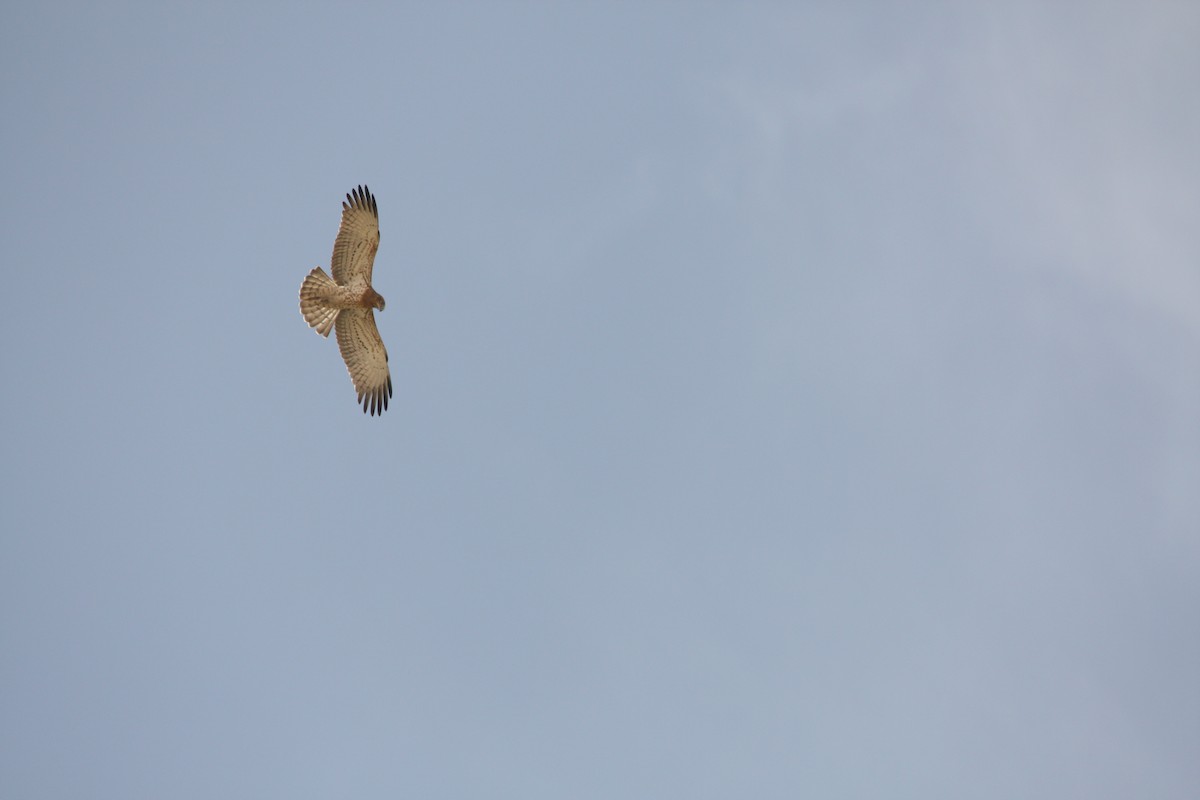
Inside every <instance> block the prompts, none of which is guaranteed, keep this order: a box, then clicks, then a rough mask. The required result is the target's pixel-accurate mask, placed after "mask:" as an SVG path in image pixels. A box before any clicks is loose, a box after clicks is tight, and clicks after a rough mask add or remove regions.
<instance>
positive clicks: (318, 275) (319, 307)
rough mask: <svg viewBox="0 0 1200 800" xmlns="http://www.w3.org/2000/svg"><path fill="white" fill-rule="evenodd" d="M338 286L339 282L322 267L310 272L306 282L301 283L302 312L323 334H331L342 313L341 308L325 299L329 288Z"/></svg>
mask: <svg viewBox="0 0 1200 800" xmlns="http://www.w3.org/2000/svg"><path fill="white" fill-rule="evenodd" d="M336 287H337V283H335V282H334V280H333V278H331V277H329V276H328V275H326V274H325V270H323V269H321V268H320V267H317V268H316V269H314V270H313V271H312V272H310V273H308V276H307V277H306V278H305V279H304V283H302V284H300V313H301V314H302V315H303V316H304V321H305V322H307V323H308V324H309V325H310V326H311V327H313V328H316V331H317V333H319V334H321V335H322V336H328V335H329V332H330V331H331V330H333V323H334V322H336V321H337V318H338V314H340V313H341V309H337V308H333V307H332V306H330V305H329V303H327V302H326V300H325V297H326V295H327V293H328V290H329V289H330V288H336Z"/></svg>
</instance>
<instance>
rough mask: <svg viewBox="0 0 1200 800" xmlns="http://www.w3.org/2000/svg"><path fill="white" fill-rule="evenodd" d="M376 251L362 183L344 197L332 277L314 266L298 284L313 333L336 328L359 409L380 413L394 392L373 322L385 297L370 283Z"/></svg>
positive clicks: (372, 207) (375, 225)
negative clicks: (376, 310)
mask: <svg viewBox="0 0 1200 800" xmlns="http://www.w3.org/2000/svg"><path fill="white" fill-rule="evenodd" d="M378 249H379V209H378V206H377V205H376V203H375V197H374V196H373V195H372V194H371V192H370V190H369V189H367V187H365V186H359V187H358V188H357V189H355V190H354V191H353V192H351V193H350V194H348V195H346V202H345V203H342V224H341V227H340V228H339V229H338V235H337V239H336V240H334V243H333V256H332V258H331V259H330V261H329V268H330V271H331V272H333V277H332V278H331V277H329V276H328V275H326V274H325V270H323V269H321V268H320V267H317V268H316V269H314V270H312V271H311V272H309V273H308V276H307V277H305V279H304V282H303V283H302V284H300V313H301V315H303V317H304V321H305V322H307V323H308V324H309V325H310V326H311V327H313V328H315V329H316V331H317V333H319V334H321V335H322V336H328V335H329V332H330V331H331V330H336V331H337V341H338V349H339V350H341V351H342V359H343V360H344V361H345V362H346V369H348V370H349V371H350V379H351V380H352V381H353V382H354V388H355V390H356V391H357V392H358V401H359V402H360V403H362V407H363V412H364V413H366V412H370V413H371V415H372V416H374V415H375V414H382V413H383V412H384V410H385V409H386V408H387V406H388V399H389V398H390V397H391V396H392V376H391V373H390V372H389V370H388V358H387V348H385V347H384V346H383V339H382V338H380V336H379V329H378V328H377V327H376V326H375V309H379V310H380V311H382V310H383V308H384V301H383V297H381V296H380V294H379V293H378V292H376V291H375V289H374V287H372V286H371V270H372V267H373V266H374V263H375V253H376V251H377V250H378Z"/></svg>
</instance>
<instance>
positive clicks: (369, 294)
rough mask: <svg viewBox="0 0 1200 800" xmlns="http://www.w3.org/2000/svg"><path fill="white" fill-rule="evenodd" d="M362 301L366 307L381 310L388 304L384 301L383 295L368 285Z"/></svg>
mask: <svg viewBox="0 0 1200 800" xmlns="http://www.w3.org/2000/svg"><path fill="white" fill-rule="evenodd" d="M360 302H361V303H362V304H363V306H364V307H366V308H378V309H379V310H380V311H383V307H384V305H386V304H385V303H384V302H383V296H382V295H380V294H379V292H377V291H375V290H374V289H372V288H370V287H369V286H368V287H367V291H366V294H365V295H364V297H363V298H362V300H361V301H360Z"/></svg>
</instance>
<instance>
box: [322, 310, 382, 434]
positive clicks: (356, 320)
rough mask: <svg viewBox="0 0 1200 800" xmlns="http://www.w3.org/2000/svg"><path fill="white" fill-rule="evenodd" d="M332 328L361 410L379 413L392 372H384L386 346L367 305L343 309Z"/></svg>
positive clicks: (373, 313) (372, 313) (373, 314)
mask: <svg viewBox="0 0 1200 800" xmlns="http://www.w3.org/2000/svg"><path fill="white" fill-rule="evenodd" d="M335 327H336V329H337V340H338V349H340V350H341V351H342V360H344V361H345V362H346V369H348V370H350V380H352V381H354V390H355V391H356V392H358V402H360V403H362V407H363V413H364V414H365V413H367V412H368V411H369V412H370V413H371V416H375V415H376V414H382V413H383V412H384V409H386V408H387V407H388V398H390V397H391V396H392V375H391V373H390V372H388V357H387V348H386V347H384V346H383V339H381V338H380V337H379V328H376V327H375V312H374V311H372V310H371V309H369V308H347V309H343V311H342V313H341V314H339V315H338V318H337V323H335Z"/></svg>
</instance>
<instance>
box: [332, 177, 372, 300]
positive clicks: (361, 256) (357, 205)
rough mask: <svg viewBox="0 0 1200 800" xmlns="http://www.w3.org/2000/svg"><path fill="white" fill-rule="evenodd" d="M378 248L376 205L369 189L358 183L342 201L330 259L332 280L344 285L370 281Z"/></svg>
mask: <svg viewBox="0 0 1200 800" xmlns="http://www.w3.org/2000/svg"><path fill="white" fill-rule="evenodd" d="M378 249H379V207H378V206H376V205H375V196H374V195H373V194H371V190H370V189H368V188H367V187H366V186H359V187H358V188H356V189H355V190H354V191H352V192H351V193H350V194H348V195H346V202H344V203H342V226H341V227H340V228H338V235H337V239H335V240H334V242H333V257H332V258H330V259H329V268H330V271H332V272H333V279H334V280H335V281H337V282H338V283H340V284H341V285H343V286H345V285H347V284H349V283H353V282H355V281H358V280H361V281H364V282H366V283H368V284H369V283H370V282H371V267H372V266H374V264H375V251H376V250H378Z"/></svg>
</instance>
